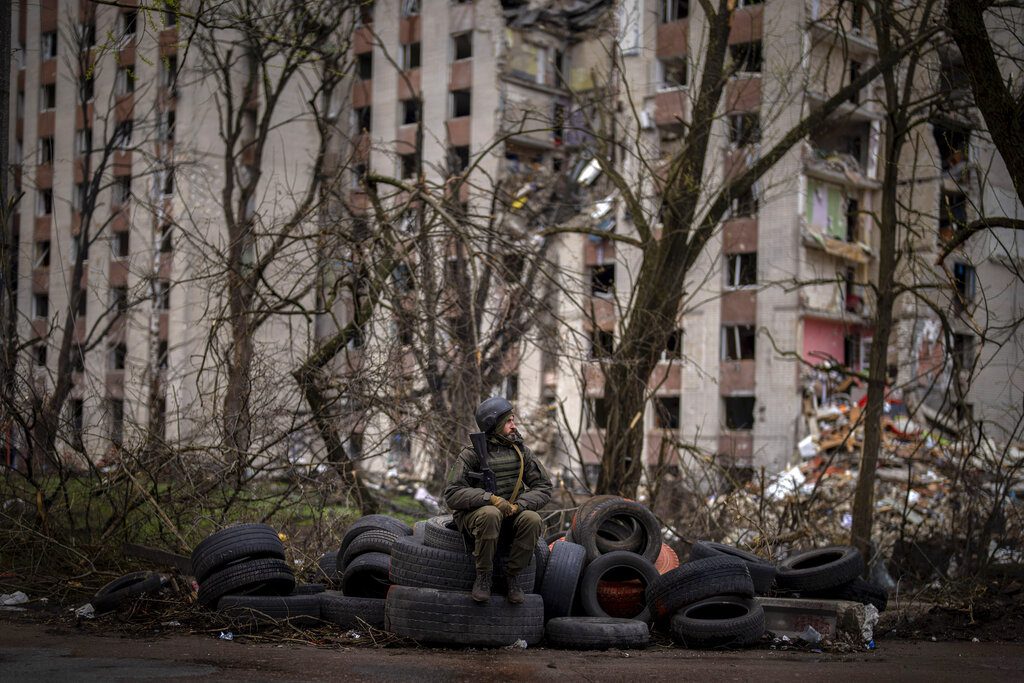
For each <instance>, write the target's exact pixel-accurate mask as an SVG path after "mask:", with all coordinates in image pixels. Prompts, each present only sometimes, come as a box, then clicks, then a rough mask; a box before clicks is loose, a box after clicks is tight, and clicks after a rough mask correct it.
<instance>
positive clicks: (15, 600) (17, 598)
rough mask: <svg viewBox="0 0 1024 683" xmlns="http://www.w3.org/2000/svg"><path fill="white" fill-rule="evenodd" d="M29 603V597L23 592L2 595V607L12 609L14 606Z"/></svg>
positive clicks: (0, 598)
mask: <svg viewBox="0 0 1024 683" xmlns="http://www.w3.org/2000/svg"><path fill="white" fill-rule="evenodd" d="M26 602H28V596H27V595H25V594H24V593H22V592H21V591H14V592H13V593H4V594H3V595H0V605H3V606H4V607H10V606H12V605H24V604H25V603H26Z"/></svg>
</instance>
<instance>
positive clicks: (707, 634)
mask: <svg viewBox="0 0 1024 683" xmlns="http://www.w3.org/2000/svg"><path fill="white" fill-rule="evenodd" d="M670 628H671V632H672V636H673V637H674V638H675V639H676V640H677V641H678V642H679V643H680V644H681V645H682V646H683V647H692V648H697V647H738V646H744V645H752V644H754V643H756V642H758V641H759V640H761V636H762V635H764V609H762V607H761V605H759V604H758V603H757V602H755V601H754V600H752V599H748V598H739V597H733V596H725V595H720V596H715V597H712V598H707V599H705V600H701V601H699V602H696V603H693V604H692V605H688V606H686V607H684V608H682V609H681V610H679V611H678V612H677V613H676V614H675V615H674V616H673V617H672V621H671V627H670Z"/></svg>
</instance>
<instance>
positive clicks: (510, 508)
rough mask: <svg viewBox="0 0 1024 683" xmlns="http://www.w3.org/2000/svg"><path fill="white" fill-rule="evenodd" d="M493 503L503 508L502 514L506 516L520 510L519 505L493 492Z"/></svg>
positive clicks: (500, 508)
mask: <svg viewBox="0 0 1024 683" xmlns="http://www.w3.org/2000/svg"><path fill="white" fill-rule="evenodd" d="M491 505H493V506H494V507H496V508H498V509H499V510H501V514H503V515H505V516H506V517H510V516H512V515H514V514H515V513H516V512H517V511H518V506H517V505H513V504H512V503H510V502H508V501H507V500H505V499H504V498H502V497H501V496H496V495H494V494H491Z"/></svg>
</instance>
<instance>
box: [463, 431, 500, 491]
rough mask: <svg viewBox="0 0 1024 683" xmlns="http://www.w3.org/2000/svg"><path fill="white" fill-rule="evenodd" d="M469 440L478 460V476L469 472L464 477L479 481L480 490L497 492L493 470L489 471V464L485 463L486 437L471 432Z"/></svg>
mask: <svg viewBox="0 0 1024 683" xmlns="http://www.w3.org/2000/svg"><path fill="white" fill-rule="evenodd" d="M469 440H470V441H472V442H473V450H474V451H476V455H477V457H478V458H480V474H476V473H475V472H471V473H469V474H468V475H466V476H467V477H469V478H470V479H479V480H480V484H481V486H480V488H482V489H483V490H485V491H487V492H488V493H495V492H497V490H498V481H497V479H495V478H494V470H492V469H491V466H490V463H488V462H487V435H486V434H485V433H483V432H473V433H472V434H470V435H469Z"/></svg>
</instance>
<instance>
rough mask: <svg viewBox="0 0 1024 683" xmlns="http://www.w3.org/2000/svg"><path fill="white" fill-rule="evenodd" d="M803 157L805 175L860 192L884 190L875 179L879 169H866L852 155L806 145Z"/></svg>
mask: <svg viewBox="0 0 1024 683" xmlns="http://www.w3.org/2000/svg"><path fill="white" fill-rule="evenodd" d="M802 156H803V166H804V173H806V174H807V175H808V176H810V177H812V178H817V179H818V180H822V181H824V182H826V183H832V184H834V185H840V186H843V187H849V188H855V189H858V190H880V189H882V184H881V183H880V182H878V181H877V180H876V179H875V178H874V175H875V173H877V169H876V168H873V167H872V168H867V169H865V168H864V166H863V165H862V164H861V162H860V160H858V159H857V158H856V157H855V156H853V155H852V154H848V153H845V152H841V151H838V150H836V149H829V148H826V147H814V146H812V145H811V144H809V143H804V147H803V155H802Z"/></svg>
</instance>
